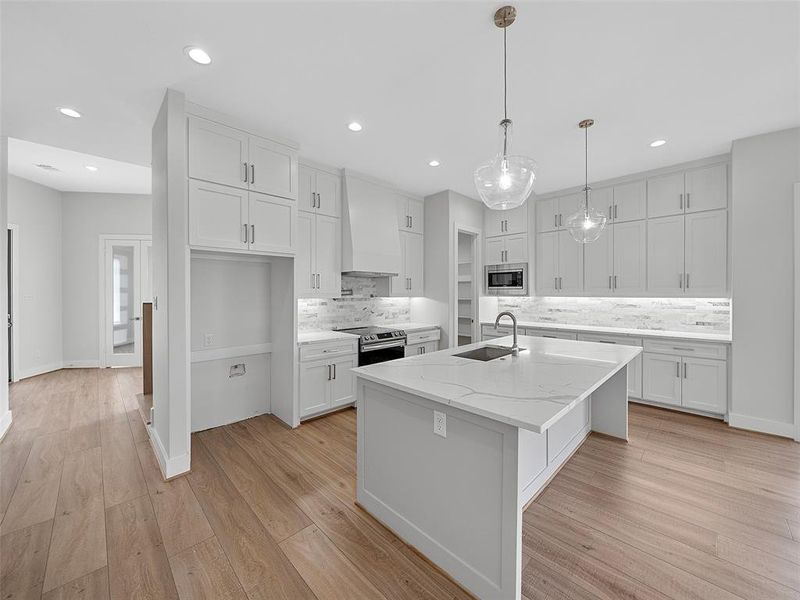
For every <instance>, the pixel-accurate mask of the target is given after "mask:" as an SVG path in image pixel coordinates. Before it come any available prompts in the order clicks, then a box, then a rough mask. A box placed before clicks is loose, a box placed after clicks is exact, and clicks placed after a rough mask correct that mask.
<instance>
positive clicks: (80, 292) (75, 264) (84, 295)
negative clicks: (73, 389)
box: [61, 192, 153, 366]
mask: <svg viewBox="0 0 800 600" xmlns="http://www.w3.org/2000/svg"><path fill="white" fill-rule="evenodd" d="M61 211H62V266H61V270H62V274H63V294H62V295H63V310H64V324H63V332H64V342H63V348H64V350H63V356H64V363H65V365H66V366H97V365H98V361H99V358H100V357H99V354H98V352H99V335H100V332H99V327H100V325H99V322H100V314H99V310H100V308H99V306H98V304H99V298H98V286H99V277H100V273H99V265H98V261H99V257H98V253H99V239H100V234H132V235H134V234H135V235H149V234H150V233H151V230H152V226H153V223H152V201H151V199H150V196H139V195H133V194H90V193H82V192H67V193H63V194H62V203H61Z"/></svg>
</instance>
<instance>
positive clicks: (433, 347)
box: [422, 342, 439, 354]
mask: <svg viewBox="0 0 800 600" xmlns="http://www.w3.org/2000/svg"><path fill="white" fill-rule="evenodd" d="M438 350H439V342H425V343H424V344H422V353H423V354H430V353H431V352H437V351H438Z"/></svg>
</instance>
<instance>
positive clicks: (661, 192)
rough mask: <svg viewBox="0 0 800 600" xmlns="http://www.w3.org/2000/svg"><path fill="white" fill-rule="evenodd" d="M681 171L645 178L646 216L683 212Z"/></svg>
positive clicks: (661, 215) (652, 216) (662, 215)
mask: <svg viewBox="0 0 800 600" xmlns="http://www.w3.org/2000/svg"><path fill="white" fill-rule="evenodd" d="M683 203H684V202H683V172H682V171H681V172H680V173H669V174H666V175H658V176H656V177H650V178H649V179H648V180H647V216H648V218H651V219H652V218H654V217H664V216H667V215H678V214H683Z"/></svg>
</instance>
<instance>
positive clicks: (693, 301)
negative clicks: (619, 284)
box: [497, 297, 731, 333]
mask: <svg viewBox="0 0 800 600" xmlns="http://www.w3.org/2000/svg"><path fill="white" fill-rule="evenodd" d="M497 308H498V312H499V311H503V310H510V311H511V312H513V313H514V314H515V315H516V316H517V318H518V319H519V320H520V321H528V322H550V323H562V324H566V325H593V326H597V327H625V328H632V329H652V330H659V331H679V332H695V333H730V330H731V301H730V299H728V298H718V299H717V298H552V297H548V298H528V297H526V298H521V297H516V298H515V297H504V298H498V302H497Z"/></svg>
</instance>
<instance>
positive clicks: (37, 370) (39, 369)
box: [15, 362, 64, 379]
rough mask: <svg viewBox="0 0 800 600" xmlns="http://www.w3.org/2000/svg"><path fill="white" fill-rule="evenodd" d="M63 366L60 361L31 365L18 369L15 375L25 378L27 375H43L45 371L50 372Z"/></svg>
mask: <svg viewBox="0 0 800 600" xmlns="http://www.w3.org/2000/svg"><path fill="white" fill-rule="evenodd" d="M63 368H64V363H62V362H54V363H51V364H49V365H39V366H36V367H31V368H29V369H24V370H19V371H18V372H17V373H15V376H16V377H17V378H18V379H27V378H28V377H36V376H37V375H44V374H45V373H51V372H53V371H58V370H59V369H63Z"/></svg>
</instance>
